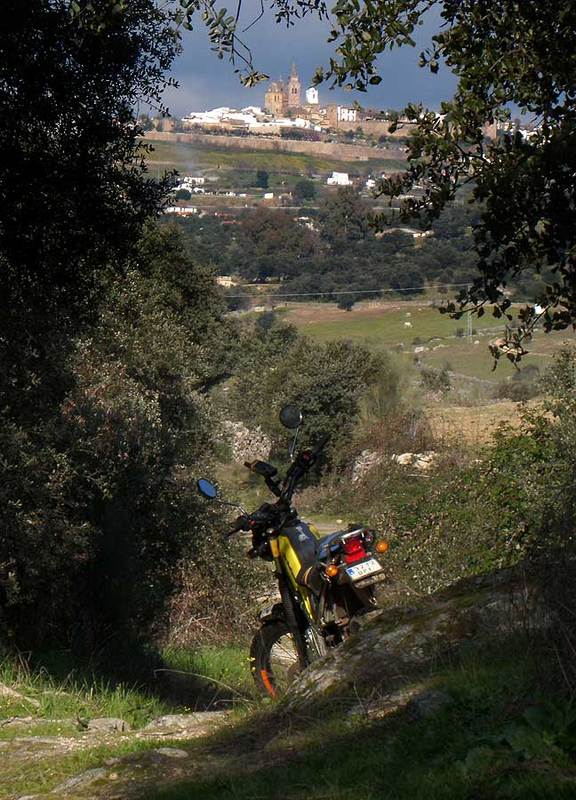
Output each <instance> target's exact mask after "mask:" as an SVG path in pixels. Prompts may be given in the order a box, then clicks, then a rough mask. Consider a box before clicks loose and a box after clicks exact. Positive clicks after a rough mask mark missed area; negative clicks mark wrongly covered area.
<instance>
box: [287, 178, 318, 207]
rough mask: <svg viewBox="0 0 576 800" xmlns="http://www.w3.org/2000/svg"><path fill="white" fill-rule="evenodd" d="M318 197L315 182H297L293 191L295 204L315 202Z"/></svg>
mask: <svg viewBox="0 0 576 800" xmlns="http://www.w3.org/2000/svg"><path fill="white" fill-rule="evenodd" d="M315 197H316V186H315V185H314V182H313V181H309V180H301V181H297V182H296V185H295V186H294V189H293V190H292V198H293V200H294V202H295V203H302V202H304V201H305V200H313V199H314V198H315Z"/></svg>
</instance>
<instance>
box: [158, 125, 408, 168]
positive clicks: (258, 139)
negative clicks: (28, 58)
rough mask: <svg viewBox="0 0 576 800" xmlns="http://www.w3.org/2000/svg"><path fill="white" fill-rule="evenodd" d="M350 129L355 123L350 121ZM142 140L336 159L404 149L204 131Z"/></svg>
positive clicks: (383, 155)
mask: <svg viewBox="0 0 576 800" xmlns="http://www.w3.org/2000/svg"><path fill="white" fill-rule="evenodd" d="M351 127H352V129H354V128H355V127H358V126H354V125H352V124H351ZM145 139H146V141H161V142H173V143H178V142H180V143H182V144H198V145H201V146H203V147H211V148H218V147H221V148H223V149H228V150H272V151H275V152H280V153H307V154H309V155H314V156H324V157H325V158H334V159H336V160H338V161H368V160H369V159H379V160H388V159H394V160H398V159H402V158H404V153H403V152H402V151H398V150H375V149H374V148H373V147H368V146H367V145H356V144H332V143H330V142H306V141H296V140H294V139H280V138H278V139H273V138H270V139H265V138H264V137H263V136H226V135H224V136H219V135H216V134H214V135H213V136H211V135H210V134H206V133H168V132H165V131H148V132H147V133H146V134H145Z"/></svg>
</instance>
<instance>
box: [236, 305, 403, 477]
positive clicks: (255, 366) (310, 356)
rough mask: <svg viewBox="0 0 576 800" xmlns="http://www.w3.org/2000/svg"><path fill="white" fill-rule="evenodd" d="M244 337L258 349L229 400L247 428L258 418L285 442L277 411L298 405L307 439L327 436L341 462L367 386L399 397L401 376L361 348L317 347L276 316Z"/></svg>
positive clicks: (263, 319) (334, 344) (253, 350)
mask: <svg viewBox="0 0 576 800" xmlns="http://www.w3.org/2000/svg"><path fill="white" fill-rule="evenodd" d="M244 335H245V336H246V337H247V338H249V339H250V340H255V341H256V342H257V344H258V346H257V348H250V349H251V356H250V363H248V362H246V361H245V363H244V364H243V366H242V369H241V370H239V372H238V374H237V376H236V378H235V381H234V385H233V388H232V390H231V392H230V397H229V401H228V402H229V403H230V407H231V409H232V411H233V413H235V414H237V415H238V416H239V417H240V418H241V419H244V421H245V422H246V423H247V424H248V425H253V424H254V421H255V420H256V421H258V423H259V424H261V425H262V426H263V427H264V428H265V429H266V430H268V431H269V432H270V433H272V434H273V435H274V436H275V438H277V439H278V438H279V437H281V438H282V440H285V438H286V432H285V430H284V429H283V428H282V427H281V426H280V423H279V422H278V412H279V410H280V408H281V407H282V406H283V405H286V404H287V403H294V404H296V405H298V406H299V407H300V408H301V409H302V411H303V414H304V420H305V421H304V425H303V430H302V437H303V440H305V441H306V442H307V443H310V444H312V445H315V444H318V443H319V442H320V440H322V439H324V437H326V436H327V437H329V441H330V454H331V456H330V458H331V460H333V461H334V460H337V454H338V452H339V450H340V449H341V448H342V446H343V444H344V443H345V442H346V440H347V438H348V436H349V434H350V432H351V431H352V430H353V428H354V426H355V424H356V422H357V420H358V417H359V415H360V411H361V404H362V400H363V398H364V396H365V395H366V393H367V390H368V388H369V387H373V386H376V385H378V386H379V388H380V389H381V390H383V388H384V386H385V387H386V390H388V395H389V396H390V397H391V398H394V397H396V389H397V384H398V381H399V377H398V374H397V372H396V370H395V368H394V366H393V365H392V364H391V362H390V360H389V358H388V357H387V356H385V355H379V356H375V355H374V354H372V353H371V352H370V351H369V350H368V349H367V348H366V347H364V346H362V345H357V344H352V343H350V342H345V341H344V342H342V341H337V342H328V343H327V344H324V345H319V344H317V343H315V342H313V341H311V340H309V339H306V338H304V337H300V336H297V334H296V332H295V330H294V329H293V328H292V327H291V326H288V325H286V324H285V323H280V322H278V321H277V320H275V319H274V316H273V315H269V316H267V317H266V316H263V317H260V318H259V320H258V322H257V323H256V327H255V330H254V331H252V330H251V329H248V330H247V331H246V332H245V334H244ZM246 349H248V348H246Z"/></svg>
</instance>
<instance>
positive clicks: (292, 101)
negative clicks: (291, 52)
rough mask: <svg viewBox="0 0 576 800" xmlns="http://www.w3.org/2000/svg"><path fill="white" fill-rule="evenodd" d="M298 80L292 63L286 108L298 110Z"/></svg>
mask: <svg viewBox="0 0 576 800" xmlns="http://www.w3.org/2000/svg"><path fill="white" fill-rule="evenodd" d="M300 105H301V104H300V78H299V77H298V73H297V72H296V64H294V63H292V69H291V71H290V78H289V80H288V108H289V109H293V108H300Z"/></svg>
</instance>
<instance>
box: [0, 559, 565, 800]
mask: <svg viewBox="0 0 576 800" xmlns="http://www.w3.org/2000/svg"><path fill="white" fill-rule="evenodd" d="M527 586H528V587H530V591H527ZM549 623H550V616H549V610H548V609H546V607H545V605H544V602H543V600H542V599H541V598H540V593H539V591H538V588H537V584H536V583H534V582H533V579H527V577H526V575H525V574H524V573H523V572H522V571H516V572H502V573H499V574H494V575H491V576H486V577H484V578H482V579H473V580H468V581H463V582H460V583H459V584H457V585H456V586H454V587H452V588H450V589H448V590H445V591H443V592H441V593H439V594H438V595H436V596H432V597H430V598H429V599H427V600H426V601H424V602H422V601H420V602H418V603H417V604H416V605H412V606H411V607H409V608H397V609H388V610H387V611H386V612H384V613H382V614H380V616H377V617H376V618H374V619H373V620H371V621H370V622H369V623H368V624H367V625H366V626H365V627H364V628H363V629H362V630H360V631H359V633H358V634H357V635H356V636H354V637H353V638H352V639H350V641H349V642H348V643H346V644H345V645H344V646H342V647H341V648H340V649H338V650H336V651H335V653H334V655H330V656H328V657H326V658H325V659H323V660H322V661H320V662H318V664H317V665H313V666H312V667H311V668H309V670H307V671H306V672H305V673H303V675H302V676H301V678H300V679H299V680H298V681H297V683H296V684H295V686H294V687H293V690H292V692H291V693H290V695H289V696H287V697H286V698H285V700H284V701H283V702H281V703H280V704H278V705H276V706H275V707H273V708H268V709H264V708H261V709H250V710H249V711H248V713H246V711H245V712H244V714H243V715H242V716H240V717H238V716H236V717H234V716H232V717H230V716H228V717H227V716H226V715H225V714H224V715H222V714H221V715H220V716H219V715H215V714H211V713H208V714H204V715H202V714H192V715H188V716H180V717H164V718H162V719H163V720H164V721H163V722H162V720H159V721H157V722H155V723H152V724H150V725H148V726H147V727H146V728H144V730H142V731H140V732H134V733H130V732H121V731H120V730H116V731H111V730H110V729H109V730H108V733H100V734H98V733H96V734H95V733H94V732H92V733H82V732H80V733H79V732H76V733H74V732H73V730H71V729H69V731H68V733H67V734H66V735H67V736H68V739H67V740H63V739H62V735H61V734H60V735H59V736H54V734H51V735H48V736H46V735H43V737H42V738H40V737H30V736H29V735H27V736H24V737H22V735H20V736H18V735H16V734H17V732H18V727H17V725H14V726H13V727H12V729H11V730H12V735H11V736H9V737H8V738H4V739H3V740H2V742H1V743H0V745H1V747H2V751H3V755H4V758H3V763H4V764H5V765H7V764H8V763H10V764H11V765H13V764H14V763H19V764H20V769H25V768H26V766H27V763H28V762H29V759H31V758H32V757H34V759H35V763H36V769H38V768H42V769H44V770H45V772H46V775H47V776H48V774H49V771H50V764H51V760H52V761H53V759H54V758H55V757H60V758H61V757H62V748H64V752H66V753H67V756H66V757H67V758H68V761H69V768H70V767H72V770H73V764H74V757H73V756H72V753H73V752H76V753H77V754H78V753H81V752H82V751H86V750H88V751H90V752H91V756H90V761H89V762H88V763H90V769H89V770H84V771H83V772H80V773H79V774H74V772H73V771H72V776H71V777H68V778H67V779H66V780H65V781H63V782H61V783H60V784H59V786H58V788H56V789H55V790H52V792H50V789H51V782H50V779H49V778H48V777H46V779H45V781H44V784H43V785H44V787H45V788H44V791H45V792H48V793H40V794H34V795H33V797H34V800H44V798H46V800H47V798H48V797H53V796H54V794H56V795H57V796H58V797H59V798H63V800H64V798H66V800H88V798H90V800H97V799H98V800H129V799H130V798H148V800H183V798H186V800H194V798H202V800H212V798H214V800H216V798H222V797H227V796H229V795H231V796H233V797H234V798H236V799H237V800H254V799H255V798H259V800H280V799H281V798H282V800H284V798H286V799H290V800H303V799H304V798H313V800H372V799H374V800H375V798H378V797H382V796H385V797H388V796H390V797H394V798H398V800H463V798H480V797H482V798H484V797H486V798H488V797H502V798H510V800H512V799H513V798H517V800H525V799H526V798H539V799H542V800H543V799H544V798H550V800H551V798H564V797H566V798H567V797H572V796H573V792H574V790H575V788H576V768H575V767H574V765H573V763H572V762H570V761H569V760H568V758H567V752H566V750H565V749H564V748H566V747H567V745H566V744H563V740H562V738H561V725H560V724H559V723H557V728H555V729H551V728H549V727H546V722H545V720H546V719H548V718H547V717H546V714H551V711H550V710H547V709H550V708H551V704H550V693H549V692H546V690H545V688H544V686H543V685H542V684H540V686H538V682H537V674H538V669H539V667H541V666H542V664H539V663H538V661H537V660H535V659H534V658H533V656H532V654H531V645H533V644H534V643H535V642H536V641H538V640H539V639H541V638H542V636H543V635H545V633H546V629H547V626H548V625H549ZM527 628H529V629H530V631H531V633H530V636H529V638H528V639H527V638H526V634H525V631H526V630H527ZM545 698H546V700H547V701H548V705H545V704H544V700H545ZM535 704H536V705H535ZM557 708H558V709H559V710H558V712H557V713H560V709H561V708H562V706H561V705H558V707H557ZM537 709H538V714H539V716H538V715H537V713H536V710H537ZM203 717H204V720H205V721H204V722H203V719H202V718H203ZM550 719H551V717H550ZM210 726H212V729H213V731H215V732H210ZM65 741H66V743H64V742H65ZM135 743H138V744H137V746H136V747H134V744H135ZM127 750H132V752H131V754H129V755H122V753H123V751H124V752H126V751H127ZM76 759H77V760H79V759H78V755H77V756H76ZM84 762H85V763H86V759H85V758H84ZM4 769H5V767H4ZM1 772H2V768H0V781H1V780H2V777H1ZM496 787H497V788H496ZM492 791H496V792H497V793H496V794H495V795H492V794H491V792H492ZM7 796H9V797H10V798H13V797H16V796H17V795H14V794H11V793H9V794H8V795H7ZM20 800H24V797H23V796H22V795H20ZM28 800H32V796H28Z"/></svg>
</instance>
